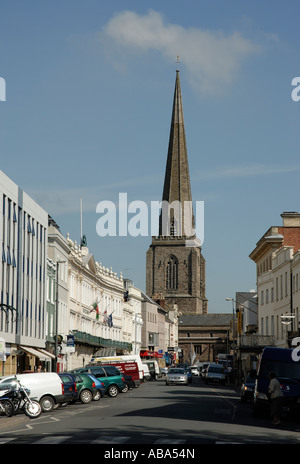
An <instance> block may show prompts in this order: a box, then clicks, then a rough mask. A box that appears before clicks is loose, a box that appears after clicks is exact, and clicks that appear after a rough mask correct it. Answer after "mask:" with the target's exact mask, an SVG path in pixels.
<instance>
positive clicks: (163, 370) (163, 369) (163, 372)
mask: <svg viewBox="0 0 300 464" xmlns="http://www.w3.org/2000/svg"><path fill="white" fill-rule="evenodd" d="M168 370H169V368H168V367H162V369H161V373H162V375H163V376H165V375H167V373H168Z"/></svg>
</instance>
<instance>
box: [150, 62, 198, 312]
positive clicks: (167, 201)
mask: <svg viewBox="0 0 300 464" xmlns="http://www.w3.org/2000/svg"><path fill="white" fill-rule="evenodd" d="M195 239H196V236H195V219H194V213H193V206H192V194H191V185H190V175H189V166H188V157H187V148H186V139H185V128H184V119H183V108H182V97H181V88H180V80H179V71H178V70H177V72H176V82H175V91H174V101H173V111H172V120H171V129H170V139H169V149H168V157H167V164H166V172H165V181H164V188H163V196H162V211H161V215H160V222H159V234H158V236H157V237H152V243H151V245H150V247H149V249H148V251H147V256H146V293H147V295H149V296H150V297H151V298H153V299H154V300H160V302H162V301H163V302H164V303H163V304H164V306H165V309H167V310H168V309H174V305H177V309H178V311H180V312H181V313H182V314H206V313H207V299H206V296H205V259H204V258H203V256H202V252H201V245H200V243H199V241H198V242H197V241H196V240H195ZM191 243H192V244H193V245H191Z"/></svg>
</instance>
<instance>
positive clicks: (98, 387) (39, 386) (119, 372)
mask: <svg viewBox="0 0 300 464" xmlns="http://www.w3.org/2000/svg"><path fill="white" fill-rule="evenodd" d="M144 381H146V377H145V376H144V371H143V370H141V369H140V366H139V365H138V362H136V360H132V359H131V360H126V361H125V360H121V361H120V360H119V359H116V358H114V359H109V360H107V361H106V362H105V363H102V362H101V361H97V360H93V362H92V363H91V364H88V365H87V366H85V367H82V368H77V369H73V370H70V371H68V372H59V373H54V372H29V373H28V372H27V373H22V374H16V375H8V376H3V377H0V415H2V416H12V415H14V414H16V413H20V412H25V413H26V414H27V413H28V414H27V415H28V416H29V417H38V416H39V415H40V414H41V413H42V412H51V411H53V410H55V409H57V408H59V407H62V406H67V405H68V404H75V403H78V402H80V403H83V404H88V403H91V402H92V401H99V400H100V399H101V398H103V397H104V396H108V397H111V398H114V397H116V396H117V395H118V394H120V393H126V392H128V390H129V389H133V388H138V387H139V386H140V385H141V383H143V382H144ZM20 392H23V393H24V392H25V395H26V397H25V398H26V401H17V398H19V397H20ZM11 403H13V404H14V405H12V404H11ZM26 404H27V406H26ZM25 406H26V408H25ZM30 410H31V412H32V414H30Z"/></svg>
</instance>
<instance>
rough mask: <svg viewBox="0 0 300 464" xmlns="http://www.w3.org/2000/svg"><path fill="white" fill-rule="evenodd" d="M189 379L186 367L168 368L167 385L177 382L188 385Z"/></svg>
mask: <svg viewBox="0 0 300 464" xmlns="http://www.w3.org/2000/svg"><path fill="white" fill-rule="evenodd" d="M188 382H189V379H188V375H187V373H186V372H185V370H184V369H181V368H179V367H172V368H171V369H169V370H168V373H167V376H166V385H176V384H183V385H188Z"/></svg>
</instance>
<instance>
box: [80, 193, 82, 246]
mask: <svg viewBox="0 0 300 464" xmlns="http://www.w3.org/2000/svg"><path fill="white" fill-rule="evenodd" d="M81 240H82V197H80V241H81Z"/></svg>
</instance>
